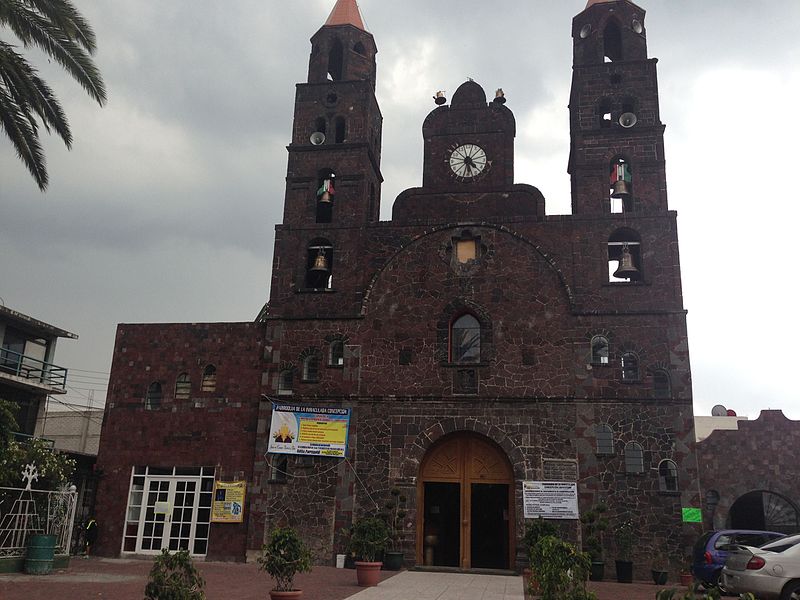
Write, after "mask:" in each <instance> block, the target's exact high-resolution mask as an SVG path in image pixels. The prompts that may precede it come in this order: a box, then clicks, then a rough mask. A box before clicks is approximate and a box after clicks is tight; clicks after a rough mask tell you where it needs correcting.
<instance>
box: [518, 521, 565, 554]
mask: <svg viewBox="0 0 800 600" xmlns="http://www.w3.org/2000/svg"><path fill="white" fill-rule="evenodd" d="M546 535H552V536H553V537H559V535H558V527H556V526H555V524H554V523H551V522H550V521H545V520H544V519H534V520H533V521H531V522H530V523H528V524H527V525H526V526H525V535H524V536H522V543H523V544H525V548H527V549H528V553H529V554H530V552H531V550H532V549H533V547H534V546H535V545H536V542H538V541H539V539H540V538H543V537H544V536H546Z"/></svg>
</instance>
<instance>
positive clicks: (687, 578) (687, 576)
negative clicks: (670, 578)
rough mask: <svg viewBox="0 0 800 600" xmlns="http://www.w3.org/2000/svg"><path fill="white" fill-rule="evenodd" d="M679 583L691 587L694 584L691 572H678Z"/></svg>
mask: <svg viewBox="0 0 800 600" xmlns="http://www.w3.org/2000/svg"><path fill="white" fill-rule="evenodd" d="M680 580H681V585H682V586H685V587H692V585H693V584H694V575H692V574H691V573H681V574H680Z"/></svg>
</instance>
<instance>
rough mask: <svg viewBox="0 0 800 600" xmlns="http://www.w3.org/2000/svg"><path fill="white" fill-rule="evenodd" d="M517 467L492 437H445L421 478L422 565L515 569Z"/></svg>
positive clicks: (419, 526)
mask: <svg viewBox="0 0 800 600" xmlns="http://www.w3.org/2000/svg"><path fill="white" fill-rule="evenodd" d="M514 504H515V502H514V471H513V468H512V466H511V463H510V462H509V460H508V457H507V456H506V454H505V452H503V450H502V449H501V448H500V446H498V445H497V444H496V443H495V442H493V441H492V440H491V439H489V438H487V437H485V436H482V435H480V434H477V433H474V432H470V431H460V432H456V433H451V434H449V435H446V436H443V437H442V438H441V439H439V440H438V441H437V442H436V443H435V444H434V445H433V446H431V448H430V449H429V450H428V451H427V452H426V454H425V457H424V458H423V460H422V463H421V465H420V470H419V476H418V478H417V506H418V507H419V510H418V511H417V515H418V516H417V564H420V565H425V566H434V567H436V566H439V567H460V568H462V569H471V568H493V569H510V568H512V566H513V559H514V556H515V518H514Z"/></svg>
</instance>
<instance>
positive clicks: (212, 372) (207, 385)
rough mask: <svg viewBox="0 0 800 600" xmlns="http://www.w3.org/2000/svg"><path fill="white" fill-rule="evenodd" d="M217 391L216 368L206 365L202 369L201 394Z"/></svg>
mask: <svg viewBox="0 0 800 600" xmlns="http://www.w3.org/2000/svg"><path fill="white" fill-rule="evenodd" d="M216 390H217V368H216V367H215V366H214V365H207V366H206V368H205V369H203V380H202V381H201V382H200V391H201V392H215V391H216Z"/></svg>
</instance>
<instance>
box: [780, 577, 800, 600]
mask: <svg viewBox="0 0 800 600" xmlns="http://www.w3.org/2000/svg"><path fill="white" fill-rule="evenodd" d="M781 600H800V580H799V581H790V582H789V583H787V584H786V586H785V587H784V588H783V593H782V594H781Z"/></svg>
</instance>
